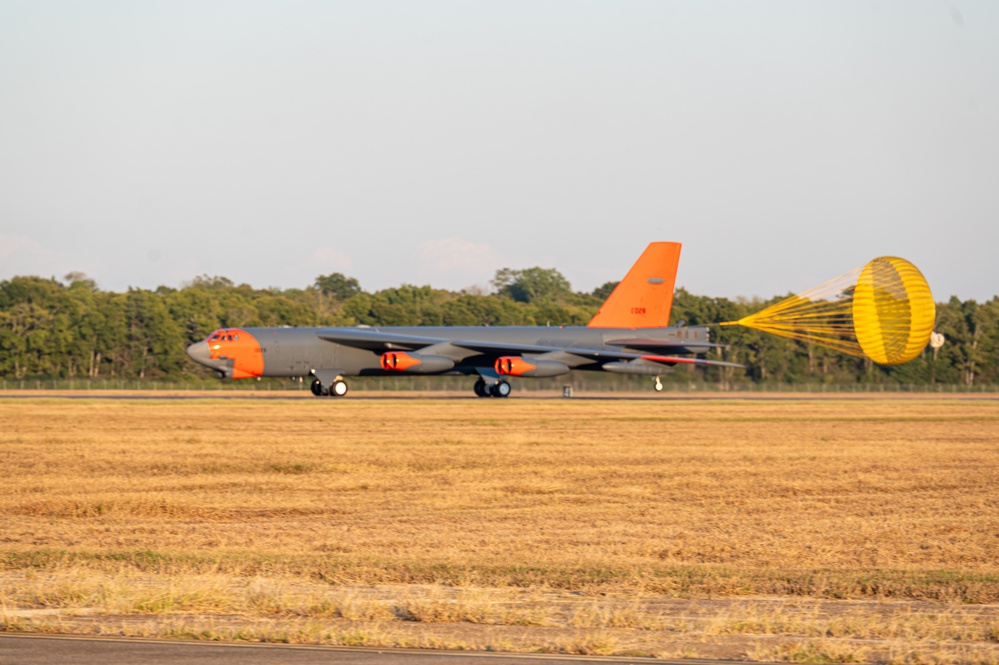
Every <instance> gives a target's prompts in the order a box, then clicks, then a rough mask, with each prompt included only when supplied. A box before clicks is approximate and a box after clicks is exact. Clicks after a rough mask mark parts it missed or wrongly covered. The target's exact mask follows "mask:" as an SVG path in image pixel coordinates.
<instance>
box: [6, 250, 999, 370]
mask: <svg viewBox="0 0 999 665" xmlns="http://www.w3.org/2000/svg"><path fill="white" fill-rule="evenodd" d="M493 287H494V288H495V292H494V293H489V294H485V293H476V292H467V291H466V292H454V291H447V290H443V289H434V288H432V287H430V286H412V285H408V284H404V285H402V286H398V287H394V288H389V289H383V290H381V291H376V292H368V291H365V290H364V289H362V288H361V286H360V284H359V283H358V282H357V280H356V279H354V278H351V277H348V276H345V275H342V274H339V273H333V274H330V275H323V276H320V277H318V278H316V280H315V282H314V283H313V284H312V285H311V286H308V287H306V288H301V289H274V288H270V289H255V288H253V287H251V286H248V285H246V284H239V285H237V284H234V283H233V282H232V281H230V280H229V279H226V278H225V277H207V276H203V277H198V278H196V279H194V280H193V281H191V282H190V283H189V284H186V285H185V286H184V287H182V288H179V289H174V288H169V287H165V286H161V287H159V288H157V289H155V290H146V289H129V290H128V291H126V292H124V293H115V292H109V291H102V290H100V289H99V288H97V286H96V285H95V283H94V282H93V281H92V280H90V279H88V278H87V277H86V276H84V275H82V274H79V273H71V274H69V275H67V276H66V277H65V278H64V279H63V280H61V281H60V280H56V279H54V278H50V279H44V278H41V277H30V276H26V277H14V278H12V279H9V280H6V281H2V282H0V377H3V378H4V379H26V378H60V379H64V378H70V379H73V378H91V379H100V378H121V379H168V380H183V379H204V378H206V377H209V376H211V373H210V372H209V371H208V370H207V369H205V368H202V367H200V366H197V365H196V364H195V363H193V362H190V361H189V360H188V359H187V357H186V355H185V353H184V351H185V348H186V347H187V345H188V344H191V343H192V342H195V341H198V340H201V339H204V338H205V337H206V336H207V335H208V334H209V333H211V332H212V331H213V330H216V329H218V328H222V327H238V326H353V325H359V324H366V325H386V326H401V325H416V326H418V325H445V326H477V325H495V326H505V325H529V326H533V325H540V326H544V325H553V326H555V325H586V323H587V321H589V320H590V318H591V317H592V316H593V315H594V314H595V313H596V311H597V309H598V308H599V306H600V304H601V303H602V302H603V300H604V299H605V298H606V296H607V295H608V294H609V293H610V291H611V290H612V289H613V287H614V283H613V282H610V283H607V284H604V285H603V286H601V287H599V288H597V289H595V290H593V291H592V292H590V293H581V292H575V291H573V290H572V287H571V285H570V284H569V282H568V280H566V279H565V277H563V276H562V275H561V274H560V273H559V272H558V271H557V270H554V269H545V268H528V269H525V270H510V269H503V270H500V271H498V272H497V273H496V277H495V279H494V280H493ZM784 297H786V296H776V297H774V298H772V299H770V300H766V301H763V300H759V299H751V300H750V299H736V300H732V299H729V298H712V297H710V296H701V295H694V294H692V293H689V292H688V291H686V290H685V289H682V288H681V289H678V290H677V291H676V296H675V299H674V303H673V316H672V320H673V322H674V323H675V322H677V321H686V322H687V323H688V324H690V325H696V324H708V323H719V322H722V321H734V320H737V319H739V318H742V317H743V316H746V315H747V314H750V313H752V312H755V311H758V310H760V309H762V308H763V307H765V306H767V305H769V304H772V303H774V302H777V301H779V300H781V299H783V298H784ZM936 330H937V331H938V332H940V333H943V334H944V335H945V336H946V339H947V341H946V343H945V344H944V346H943V347H942V348H940V349H937V350H932V349H929V348H928V349H926V350H925V351H924V352H923V354H922V355H921V356H920V357H919V358H917V359H915V360H913V361H911V362H909V363H906V364H904V365H898V366H893V367H882V366H879V365H875V364H873V363H871V362H870V361H867V360H864V359H862V358H855V357H852V356H848V355H844V354H842V353H837V352H834V351H830V350H827V349H824V348H821V347H817V346H813V345H808V344H803V343H801V342H795V341H792V340H787V339H784V338H780V337H775V336H773V335H768V334H765V333H761V332H759V331H755V330H750V329H746V328H741V327H738V326H732V327H726V328H716V329H714V330H713V335H714V341H718V342H722V343H725V344H729V345H730V346H729V348H727V349H716V350H713V351H712V353H711V357H714V358H719V359H725V360H730V361H733V362H738V363H742V364H744V365H745V366H746V367H745V369H744V370H736V369H719V368H710V369H708V370H707V371H705V370H703V369H695V368H685V369H683V370H679V371H682V372H688V371H689V372H691V375H692V376H694V375H699V378H702V379H704V380H707V381H714V382H718V383H719V384H721V385H724V384H726V383H732V382H744V381H747V380H748V381H753V382H757V383H761V384H789V383H830V384H849V383H881V384H934V383H935V384H952V385H964V386H974V385H982V384H996V383H997V382H999V296H997V297H993V298H992V299H991V300H989V301H988V302H986V303H981V304H980V303H977V302H975V301H974V300H964V301H962V300H959V299H957V298H951V299H950V300H949V301H947V302H943V303H938V304H937V325H936Z"/></svg>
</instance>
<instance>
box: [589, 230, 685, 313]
mask: <svg viewBox="0 0 999 665" xmlns="http://www.w3.org/2000/svg"><path fill="white" fill-rule="evenodd" d="M680 247H681V245H680V243H678V242H654V243H650V244H649V246H648V247H646V248H645V251H644V252H642V255H641V256H640V257H638V260H637V261H635V265H633V266H631V270H629V271H628V274H627V275H625V277H624V279H622V280H621V282H620V283H619V284H618V285H617V287H616V288H615V289H614V290H613V291H612V292H611V294H610V295H609V296H607V300H605V301H604V304H603V305H601V306H600V311H599V312H597V315H596V316H594V317H593V319H591V320H590V322H589V323H588V324H587V326H588V327H590V328H665V327H666V326H668V325H669V311H670V309H671V308H672V306H673V287H674V286H676V269H677V266H678V265H679V264H680Z"/></svg>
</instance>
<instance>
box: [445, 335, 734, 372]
mask: <svg viewBox="0 0 999 665" xmlns="http://www.w3.org/2000/svg"><path fill="white" fill-rule="evenodd" d="M451 344H452V345H454V346H458V347H461V348H464V349H469V350H472V351H478V352H479V353H485V354H489V355H507V354H511V355H514V354H515V355H520V354H524V353H528V354H537V355H541V354H545V353H554V352H559V351H560V352H563V353H569V354H572V355H574V356H579V357H580V358H585V359H587V360H589V361H591V362H598V363H600V362H604V361H611V360H639V359H641V360H650V361H652V362H657V363H662V364H664V365H670V366H672V365H678V364H689V365H715V366H718V367H744V365H740V364H738V363H730V362H726V361H724V360H705V359H703V358H681V357H676V356H661V355H649V354H645V353H632V352H630V351H619V350H617V349H607V348H590V347H580V346H569V347H562V346H543V345H540V344H506V343H502V342H473V341H466V340H456V341H453V342H451ZM678 346H682V345H678ZM704 346H708V345H706V344H705V345H704Z"/></svg>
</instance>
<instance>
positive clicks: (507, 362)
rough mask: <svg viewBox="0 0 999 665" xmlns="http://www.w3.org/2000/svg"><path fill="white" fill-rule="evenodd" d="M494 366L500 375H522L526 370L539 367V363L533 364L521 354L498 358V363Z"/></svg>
mask: <svg viewBox="0 0 999 665" xmlns="http://www.w3.org/2000/svg"><path fill="white" fill-rule="evenodd" d="M493 367H494V368H495V369H496V373H497V374H499V375H500V376H520V375H521V374H523V373H525V372H530V371H531V370H533V369H537V368H538V366H537V365H532V364H531V363H529V362H527V361H526V360H524V359H523V358H522V357H521V356H503V357H502V358H497V359H496V364H495V365H493Z"/></svg>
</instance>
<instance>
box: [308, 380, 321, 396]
mask: <svg viewBox="0 0 999 665" xmlns="http://www.w3.org/2000/svg"><path fill="white" fill-rule="evenodd" d="M309 388H310V389H311V390H312V394H313V395H315V396H316V397H320V396H322V394H323V382H322V381H320V380H319V379H316V380H314V381H313V382H312V385H311V386H309Z"/></svg>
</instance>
